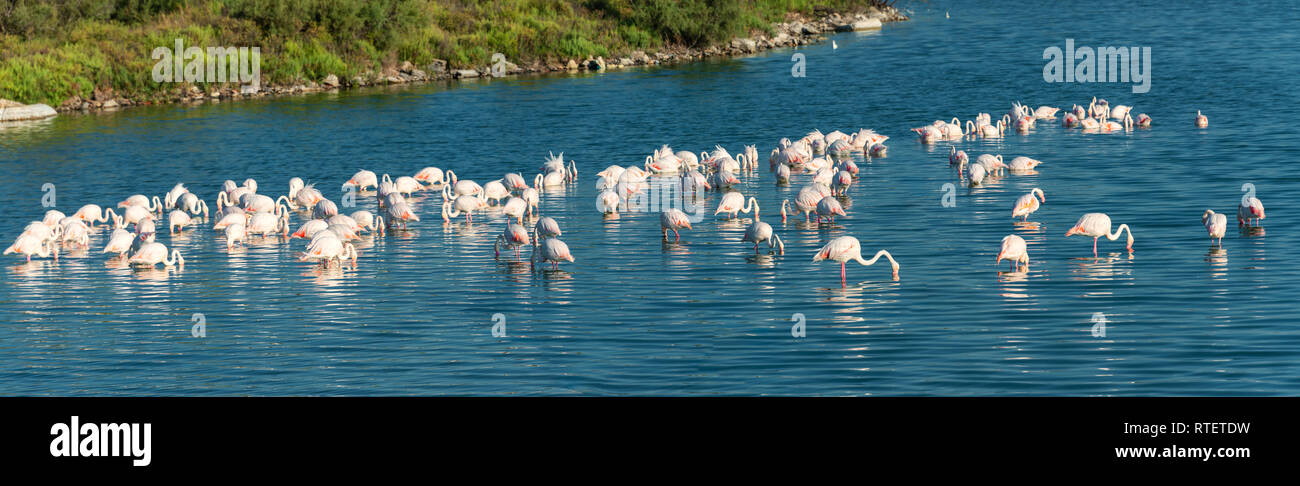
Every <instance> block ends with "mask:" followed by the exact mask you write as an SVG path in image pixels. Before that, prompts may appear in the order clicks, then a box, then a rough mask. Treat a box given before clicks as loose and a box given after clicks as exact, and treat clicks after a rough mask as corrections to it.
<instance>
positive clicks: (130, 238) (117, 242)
mask: <svg viewBox="0 0 1300 486" xmlns="http://www.w3.org/2000/svg"><path fill="white" fill-rule="evenodd" d="M134 242H135V233H132V232H130V231H127V230H124V229H115V230H113V234H112V236H109V237H108V244H107V245H104V251H101V252H100V253H116V254H117V256H118V257H122V256H124V255H126V252H128V251H131V245H132V243H134Z"/></svg>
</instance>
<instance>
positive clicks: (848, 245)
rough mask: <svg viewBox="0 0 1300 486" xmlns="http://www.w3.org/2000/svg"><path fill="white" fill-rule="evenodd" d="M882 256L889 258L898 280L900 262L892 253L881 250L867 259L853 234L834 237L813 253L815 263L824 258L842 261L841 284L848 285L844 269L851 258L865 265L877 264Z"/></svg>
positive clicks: (895, 278)
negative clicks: (864, 257)
mask: <svg viewBox="0 0 1300 486" xmlns="http://www.w3.org/2000/svg"><path fill="white" fill-rule="evenodd" d="M882 256H883V257H885V258H888V259H889V264H890V266H891V267H893V269H894V273H893V276H894V280H898V262H897V261H895V260H894V256H893V255H890V254H889V252H888V251H885V250H880V251H878V252H876V256H874V257H872V258H871V259H870V260H865V259H863V258H862V244H861V243H858V239H857V238H854V237H852V236H841V237H838V238H835V239H832V240H831V241H830V242H829V243H827V244H826V246H823V247H821V249H819V250H817V254H816V255H813V260H812V261H813V263H816V262H820V261H822V260H834V261H837V262H840V286H847V285H848V280H847V277H846V276H845V270H844V264H845V263H848V261H849V260H854V261H856V262H858V263H861V264H862V265H863V266H868V265H873V264H875V263H876V260H879V259H880V257H882Z"/></svg>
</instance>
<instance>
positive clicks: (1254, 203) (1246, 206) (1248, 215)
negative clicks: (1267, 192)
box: [1237, 196, 1264, 226]
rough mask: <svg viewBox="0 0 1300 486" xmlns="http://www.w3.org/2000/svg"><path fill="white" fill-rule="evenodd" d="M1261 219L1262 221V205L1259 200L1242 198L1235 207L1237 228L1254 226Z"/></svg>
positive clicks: (1253, 197)
mask: <svg viewBox="0 0 1300 486" xmlns="http://www.w3.org/2000/svg"><path fill="white" fill-rule="evenodd" d="M1261 219H1264V203H1262V202H1260V200H1259V198H1257V197H1255V196H1250V197H1247V198H1243V199H1242V200H1241V204H1239V205H1237V226H1255V225H1258V224H1259V220H1261Z"/></svg>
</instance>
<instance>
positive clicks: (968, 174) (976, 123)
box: [912, 97, 1264, 272]
mask: <svg viewBox="0 0 1300 486" xmlns="http://www.w3.org/2000/svg"><path fill="white" fill-rule="evenodd" d="M1132 110H1133V107H1132V106H1128V105H1114V106H1111V105H1110V104H1109V103H1107V102H1106V100H1104V99H1097V98H1095V97H1094V98H1093V99H1092V101H1091V102H1089V103H1088V106H1087V107H1086V108H1085V107H1083V106H1080V105H1074V106H1073V107H1071V109H1070V111H1068V112H1066V113H1065V114H1064V115H1063V116H1062V117H1061V125H1062V126H1063V127H1065V128H1079V129H1082V130H1083V132H1084V133H1113V132H1121V131H1131V130H1133V129H1134V127H1141V128H1148V127H1150V126H1151V117H1150V116H1148V115H1147V114H1146V113H1140V114H1138V116H1137V118H1136V119H1135V118H1133V115H1132ZM1059 111H1060V108H1056V107H1051V106H1039V107H1038V108H1032V107H1030V106H1028V105H1023V104H1021V103H1019V102H1016V103H1013V104H1012V107H1011V111H1009V112H1008V113H1006V114H1004V115H1003V116H1002V118H1000V119H999V120H998V121H997V123H992V117H991V116H990V115H989V114H988V113H980V114H978V115H976V117H975V120H968V121H967V122H966V125H965V126H963V125H961V123H960V122H959V120H958V119H957V118H953V119H952V120H950V121H943V120H935V122H934V123H932V124H930V125H926V126H923V127H918V128H913V129H912V131H914V132H916V133H917V135H918V136H919V138H920V141H921V143H924V144H930V143H934V142H936V141H940V140H961V139H963V138H966V137H972V138H975V137H979V138H998V137H1002V136H1005V134H1006V131H1007V127H1012V128H1013V129H1014V130H1015V131H1017V132H1019V133H1027V132H1028V131H1029V130H1030V129H1032V128H1034V127H1035V125H1036V123H1037V122H1038V121H1042V120H1055V119H1056V114H1057V113H1058V112H1059ZM1193 124H1194V126H1195V127H1197V128H1207V127H1208V126H1209V124H1210V121H1209V118H1208V117H1207V116H1205V115H1204V114H1202V113H1201V112H1200V111H1199V110H1197V112H1196V117H1195V118H1194V120H1193ZM948 162H949V164H950V165H952V166H953V167H955V168H956V170H957V172H958V175H959V176H960V177H963V178H964V179H965V180H966V181H967V182H968V183H969V185H971V186H977V185H979V184H981V183H983V182H984V180H985V178H986V177H996V176H997V175H1000V174H1002V173H1003V172H1004V171H1006V170H1010V171H1011V172H1013V173H1024V172H1028V171H1031V170H1033V169H1034V168H1035V167H1037V166H1038V165H1039V164H1042V161H1039V160H1035V159H1031V158H1029V157H1016V158H1014V159H1012V160H1011V163H1009V164H1008V163H1005V162H1004V160H1003V158H1002V155H992V154H983V155H980V156H979V157H978V158H976V160H975V162H974V163H970V157H969V155H967V154H966V152H965V151H962V150H957V148H956V147H955V146H953V147H950V151H949V155H948ZM1046 202H1047V197H1046V195H1045V194H1044V193H1043V190H1042V189H1039V188H1034V189H1033V190H1031V191H1030V192H1029V193H1028V194H1025V195H1023V196H1020V197H1019V198H1017V199H1016V201H1015V202H1014V203H1013V204H1012V207H1011V217H1012V218H1017V217H1019V218H1023V220H1025V221H1027V220H1028V218H1029V215H1030V214H1032V213H1033V212H1035V211H1037V210H1038V208H1039V207H1040V205H1041V204H1042V203H1046ZM1262 219H1264V204H1263V203H1262V202H1260V200H1259V198H1257V197H1255V196H1253V195H1248V196H1245V197H1243V198H1242V200H1241V203H1240V204H1239V205H1238V207H1237V224H1238V225H1239V226H1254V225H1258V223H1259V220H1262ZM1201 222H1202V224H1204V225H1205V229H1206V231H1207V232H1208V233H1209V235H1210V239H1211V240H1212V241H1217V244H1219V245H1222V242H1223V235H1224V233H1225V232H1226V231H1227V216H1225V215H1223V214H1219V213H1215V212H1214V210H1212V209H1207V210H1206V211H1205V213H1204V214H1203V215H1202V216H1201ZM1111 228H1112V226H1111V220H1110V216H1108V215H1107V214H1105V213H1087V214H1084V215H1083V216H1081V217H1080V218H1079V220H1078V221H1077V222H1075V223H1074V226H1072V227H1071V228H1070V229H1069V230H1068V231H1066V232H1065V236H1066V237H1069V236H1074V235H1081V236H1090V237H1092V254H1093V257H1096V256H1097V240H1098V239H1100V238H1102V237H1105V238H1106V239H1108V240H1110V241H1115V240H1117V239H1119V237H1120V236H1125V235H1127V237H1128V239H1127V244H1126V245H1125V248H1126V249H1127V250H1128V251H1129V252H1132V251H1133V231H1132V229H1131V228H1129V226H1128V225H1127V224H1121V225H1119V227H1117V228H1115V229H1114V231H1113V232H1112V231H1111ZM1002 260H1009V261H1010V265H1011V269H1012V271H1020V270H1021V266H1022V265H1023V268H1024V271H1026V272H1027V271H1028V270H1029V251H1028V248H1027V246H1026V244H1025V240H1024V238H1022V237H1020V236H1019V235H1016V234H1010V235H1007V236H1006V237H1004V238H1002V248H1001V250H1000V251H999V252H998V255H997V261H996V263H998V264H1001V263H1002Z"/></svg>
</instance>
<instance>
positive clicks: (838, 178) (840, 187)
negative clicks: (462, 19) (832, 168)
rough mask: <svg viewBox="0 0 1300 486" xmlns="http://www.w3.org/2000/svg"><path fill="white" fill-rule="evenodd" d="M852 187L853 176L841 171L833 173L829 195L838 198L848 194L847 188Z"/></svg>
mask: <svg viewBox="0 0 1300 486" xmlns="http://www.w3.org/2000/svg"><path fill="white" fill-rule="evenodd" d="M852 185H853V174H850V173H849V171H847V170H841V171H839V172H836V173H835V177H833V178H832V179H831V193H832V194H834V195H838V196H843V195H845V194H848V192H849V186H852Z"/></svg>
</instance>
